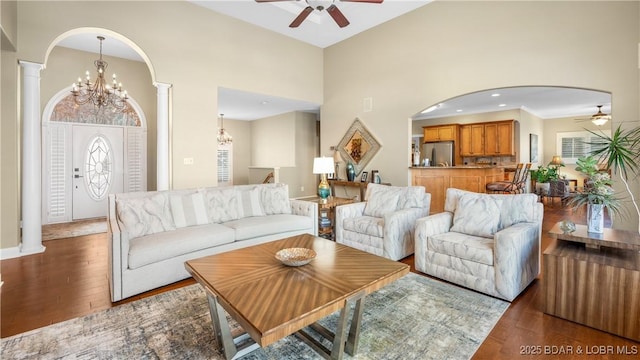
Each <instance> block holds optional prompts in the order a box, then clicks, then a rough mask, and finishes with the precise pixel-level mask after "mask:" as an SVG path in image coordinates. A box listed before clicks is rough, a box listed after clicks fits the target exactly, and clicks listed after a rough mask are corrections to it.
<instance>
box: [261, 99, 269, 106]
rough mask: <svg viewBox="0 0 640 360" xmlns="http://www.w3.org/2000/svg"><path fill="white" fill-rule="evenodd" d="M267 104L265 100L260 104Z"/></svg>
mask: <svg viewBox="0 0 640 360" xmlns="http://www.w3.org/2000/svg"><path fill="white" fill-rule="evenodd" d="M268 103H269V102H268V101H266V100H264V101H262V102H261V104H262V105H267V104H268Z"/></svg>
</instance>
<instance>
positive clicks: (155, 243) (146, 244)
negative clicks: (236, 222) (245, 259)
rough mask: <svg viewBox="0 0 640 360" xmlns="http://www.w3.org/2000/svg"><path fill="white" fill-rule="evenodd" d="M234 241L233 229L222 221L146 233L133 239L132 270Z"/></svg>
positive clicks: (130, 251)
mask: <svg viewBox="0 0 640 360" xmlns="http://www.w3.org/2000/svg"><path fill="white" fill-rule="evenodd" d="M233 240H234V231H233V229H230V228H228V227H226V226H223V225H220V224H207V225H199V226H190V227H184V228H180V229H176V230H174V231H169V232H160V233H156V234H152V235H147V236H143V237H140V238H137V239H133V240H131V243H130V245H129V254H128V255H129V269H135V268H139V267H141V266H145V265H148V264H152V263H155V262H158V261H162V260H166V259H171V258H174V257H176V256H180V255H184V254H188V253H191V252H194V251H198V250H202V249H207V248H210V247H214V246H218V245H222V244H227V243H231V242H233Z"/></svg>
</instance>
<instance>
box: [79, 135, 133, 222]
mask: <svg viewBox="0 0 640 360" xmlns="http://www.w3.org/2000/svg"><path fill="white" fill-rule="evenodd" d="M72 176H73V179H72V181H73V185H72V186H73V220H79V219H87V218H94V217H104V216H107V195H108V194H109V193H119V192H122V191H123V183H124V155H123V129H122V128H121V127H108V126H85V125H74V126H73V167H72Z"/></svg>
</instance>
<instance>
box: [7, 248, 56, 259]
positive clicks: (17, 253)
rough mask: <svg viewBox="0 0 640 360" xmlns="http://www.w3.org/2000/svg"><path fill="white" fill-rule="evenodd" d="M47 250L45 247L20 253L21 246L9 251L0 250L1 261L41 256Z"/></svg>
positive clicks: (8, 249)
mask: <svg viewBox="0 0 640 360" xmlns="http://www.w3.org/2000/svg"><path fill="white" fill-rule="evenodd" d="M45 249H46V248H45V247H44V246H41V247H39V248H38V249H35V250H31V251H24V252H23V251H20V246H15V247H11V248H7V249H0V260H7V259H13V258H17V257H21V256H27V255H33V254H39V253H42V252H44V250H45Z"/></svg>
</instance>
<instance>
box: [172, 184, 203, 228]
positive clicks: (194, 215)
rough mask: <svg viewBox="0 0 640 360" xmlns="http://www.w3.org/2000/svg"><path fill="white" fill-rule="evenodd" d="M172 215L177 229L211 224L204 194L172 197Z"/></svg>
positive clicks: (197, 193)
mask: <svg viewBox="0 0 640 360" xmlns="http://www.w3.org/2000/svg"><path fill="white" fill-rule="evenodd" d="M169 200H170V203H171V213H172V214H173V222H174V223H175V224H176V227H177V228H182V227H187V226H193V225H204V224H207V223H209V217H208V216H207V208H206V205H205V203H204V196H203V195H202V193H199V192H196V193H192V194H185V195H171V196H170V198H169Z"/></svg>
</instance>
